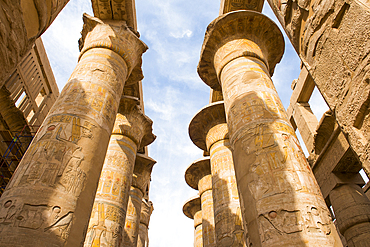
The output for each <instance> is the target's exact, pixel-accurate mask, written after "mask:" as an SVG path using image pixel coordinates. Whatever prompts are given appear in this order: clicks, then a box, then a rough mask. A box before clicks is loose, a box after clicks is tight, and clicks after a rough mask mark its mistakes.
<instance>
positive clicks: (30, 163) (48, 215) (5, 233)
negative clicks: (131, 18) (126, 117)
mask: <svg viewBox="0 0 370 247" xmlns="http://www.w3.org/2000/svg"><path fill="white" fill-rule="evenodd" d="M81 41H82V42H81V44H83V48H82V51H81V53H80V58H79V62H78V64H77V66H76V68H75V70H74V72H73V73H72V75H71V77H70V79H69V82H68V83H67V84H66V86H65V87H64V89H63V91H62V92H61V94H60V96H59V98H58V100H57V101H56V102H55V104H54V106H53V107H52V108H51V110H50V112H49V114H48V116H47V117H46V118H45V121H44V122H43V124H42V126H41V127H40V129H39V130H38V132H37V134H36V136H35V138H34V139H33V141H32V143H31V145H30V147H29V148H28V150H27V152H26V154H25V155H24V156H23V159H22V161H21V162H20V164H19V166H18V168H17V170H16V172H15V173H14V175H13V177H12V179H11V181H10V183H9V184H8V186H7V188H6V190H5V192H4V194H3V195H2V197H1V199H0V206H1V208H0V218H1V220H0V231H1V233H0V243H1V244H2V245H4V246H80V245H81V244H82V243H83V242H84V239H85V234H86V231H87V228H88V222H89V217H90V213H91V209H92V206H93V202H94V196H95V192H96V189H97V186H98V181H99V177H100V173H101V169H102V166H103V162H104V157H105V154H106V150H107V147H108V142H109V139H110V136H111V132H112V129H113V125H114V121H115V118H116V114H117V110H118V106H119V102H120V99H121V95H122V92H123V87H124V85H125V81H126V79H127V78H128V76H129V75H130V74H131V71H132V69H133V68H134V67H135V66H136V64H138V63H139V62H140V59H141V55H142V53H143V52H145V51H146V49H147V47H146V45H145V44H144V43H143V42H142V41H140V40H139V39H138V38H137V37H136V36H135V34H134V33H132V32H131V31H130V30H129V29H128V28H127V27H126V25H125V22H121V21H109V22H108V21H107V22H102V21H101V20H99V19H97V18H94V17H90V16H88V15H86V14H85V15H84V29H83V31H82V39H81Z"/></svg>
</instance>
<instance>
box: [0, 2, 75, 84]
mask: <svg viewBox="0 0 370 247" xmlns="http://www.w3.org/2000/svg"><path fill="white" fill-rule="evenodd" d="M68 1H69V0H60V1H55V0H47V1H42V0H5V1H1V2H0V23H1V24H0V67H1V68H2V69H1V72H0V82H1V83H0V87H2V86H3V85H4V84H3V83H4V82H5V79H6V78H7V77H8V76H9V75H10V74H11V73H12V72H13V70H14V69H15V66H17V64H18V63H19V62H20V61H21V59H22V58H23V56H24V55H25V54H26V53H27V52H28V51H29V50H30V49H31V47H32V45H33V44H34V42H35V40H36V39H37V38H38V37H40V36H41V34H42V33H43V32H45V30H46V29H47V28H48V27H49V26H50V24H51V23H52V22H53V21H54V19H55V17H56V16H57V15H58V14H59V12H60V11H61V10H62V9H63V7H64V6H65V5H66V4H67V3H68Z"/></svg>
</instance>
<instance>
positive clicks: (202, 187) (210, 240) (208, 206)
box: [185, 157, 216, 247]
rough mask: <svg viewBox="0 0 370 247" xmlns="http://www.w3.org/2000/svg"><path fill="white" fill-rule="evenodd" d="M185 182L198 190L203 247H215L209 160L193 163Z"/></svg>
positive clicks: (187, 171)
mask: <svg viewBox="0 0 370 247" xmlns="http://www.w3.org/2000/svg"><path fill="white" fill-rule="evenodd" d="M185 181H186V183H187V184H188V185H189V186H190V187H191V188H193V189H196V190H199V196H200V199H201V204H202V239H203V246H204V247H215V246H216V237H215V221H214V209H213V196H212V175H211V165H210V159H209V157H208V158H202V159H199V160H196V161H195V162H193V163H192V164H191V165H190V166H189V167H188V168H187V169H186V171H185Z"/></svg>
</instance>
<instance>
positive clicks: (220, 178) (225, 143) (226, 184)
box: [189, 101, 246, 247]
mask: <svg viewBox="0 0 370 247" xmlns="http://www.w3.org/2000/svg"><path fill="white" fill-rule="evenodd" d="M189 135H190V138H191V139H192V140H193V142H194V144H195V145H197V146H198V147H199V148H202V149H204V150H206V151H209V153H210V161H211V173H212V195H213V207H214V217H215V233H216V245H217V246H235V247H239V246H246V243H245V236H244V229H243V219H242V217H241V210H240V202H239V195H238V189H237V185H236V178H235V171H234V164H233V157H232V153H231V149H230V143H229V135H228V128H227V124H226V117H225V109H224V103H223V101H220V102H216V103H212V104H210V105H208V106H206V107H204V108H203V109H201V110H200V111H199V112H198V113H197V114H196V115H195V116H194V118H193V119H192V121H191V122H190V125H189Z"/></svg>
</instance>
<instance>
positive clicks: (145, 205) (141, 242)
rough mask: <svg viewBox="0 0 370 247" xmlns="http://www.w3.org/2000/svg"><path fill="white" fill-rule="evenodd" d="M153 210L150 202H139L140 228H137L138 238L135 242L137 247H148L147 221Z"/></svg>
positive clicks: (144, 200)
mask: <svg viewBox="0 0 370 247" xmlns="http://www.w3.org/2000/svg"><path fill="white" fill-rule="evenodd" d="M153 210H154V208H153V203H152V202H151V201H147V200H146V199H143V201H142V202H141V214H140V226H139V236H138V240H137V247H148V245H149V236H148V229H149V221H150V216H151V215H152V212H153Z"/></svg>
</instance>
